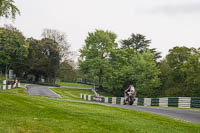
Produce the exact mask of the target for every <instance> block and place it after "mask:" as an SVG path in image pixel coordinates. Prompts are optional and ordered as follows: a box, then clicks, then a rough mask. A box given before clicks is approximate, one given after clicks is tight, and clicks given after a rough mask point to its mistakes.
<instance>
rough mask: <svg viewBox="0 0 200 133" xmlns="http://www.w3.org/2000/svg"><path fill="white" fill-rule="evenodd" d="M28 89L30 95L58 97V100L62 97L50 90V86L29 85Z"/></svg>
mask: <svg viewBox="0 0 200 133" xmlns="http://www.w3.org/2000/svg"><path fill="white" fill-rule="evenodd" d="M26 89H27V93H28V94H29V95H37V96H48V97H58V98H60V97H61V96H60V95H58V94H56V93H55V92H54V91H52V90H50V89H49V86H41V85H27V86H26Z"/></svg>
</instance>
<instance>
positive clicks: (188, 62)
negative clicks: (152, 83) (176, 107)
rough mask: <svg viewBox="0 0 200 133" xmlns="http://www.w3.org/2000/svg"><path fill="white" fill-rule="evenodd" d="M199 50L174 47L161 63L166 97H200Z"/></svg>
mask: <svg viewBox="0 0 200 133" xmlns="http://www.w3.org/2000/svg"><path fill="white" fill-rule="evenodd" d="M199 59H200V54H199V50H198V49H195V48H187V47H174V48H172V49H170V50H169V54H168V55H167V56H166V59H164V60H163V61H161V66H160V69H161V72H162V73H161V75H160V77H161V81H162V88H163V89H162V90H163V94H164V96H198V95H199V87H200V76H199V75H200V69H199V68H200V62H199Z"/></svg>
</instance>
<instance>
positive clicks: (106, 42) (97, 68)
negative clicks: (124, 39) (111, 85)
mask: <svg viewBox="0 0 200 133" xmlns="http://www.w3.org/2000/svg"><path fill="white" fill-rule="evenodd" d="M115 40H116V34H114V33H112V32H109V31H103V30H96V31H95V32H94V33H88V37H87V38H86V40H85V45H84V46H83V48H82V49H81V50H80V53H81V55H80V58H79V68H80V70H81V71H82V72H83V74H84V75H85V78H88V77H90V78H91V79H89V80H93V81H96V80H97V82H98V85H99V88H100V89H102V88H103V80H104V77H103V75H104V73H105V71H106V67H107V65H108V60H107V59H106V58H107V57H108V56H109V54H110V52H111V50H112V49H115V48H117V43H116V42H115Z"/></svg>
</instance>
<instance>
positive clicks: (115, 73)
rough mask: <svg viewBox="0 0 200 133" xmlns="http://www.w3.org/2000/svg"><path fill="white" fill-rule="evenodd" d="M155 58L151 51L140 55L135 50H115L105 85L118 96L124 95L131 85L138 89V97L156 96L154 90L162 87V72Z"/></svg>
mask: <svg viewBox="0 0 200 133" xmlns="http://www.w3.org/2000/svg"><path fill="white" fill-rule="evenodd" d="M153 57H154V56H153V54H152V53H151V52H150V51H146V52H143V53H139V52H137V51H136V50H134V49H117V50H113V51H112V53H111V57H110V65H111V67H110V70H109V72H108V73H107V74H106V75H107V76H106V81H107V82H106V84H105V85H106V86H108V88H110V89H112V90H111V92H112V93H114V94H115V95H117V96H121V95H123V91H124V89H125V88H128V86H129V85H130V84H134V86H135V87H136V89H137V92H138V93H137V96H139V97H152V96H154V89H155V88H156V87H159V85H160V80H159V78H158V75H159V73H160V70H159V69H158V68H157V66H156V63H155V62H154V60H153Z"/></svg>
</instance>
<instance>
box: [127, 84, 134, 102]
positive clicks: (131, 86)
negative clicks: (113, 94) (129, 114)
mask: <svg viewBox="0 0 200 133" xmlns="http://www.w3.org/2000/svg"><path fill="white" fill-rule="evenodd" d="M128 93H132V94H133V96H134V101H135V97H136V91H135V88H134V86H133V85H130V86H129V87H128V89H126V90H125V91H124V101H125V102H124V103H125V104H126V103H127V102H128V98H129V94H128Z"/></svg>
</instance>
